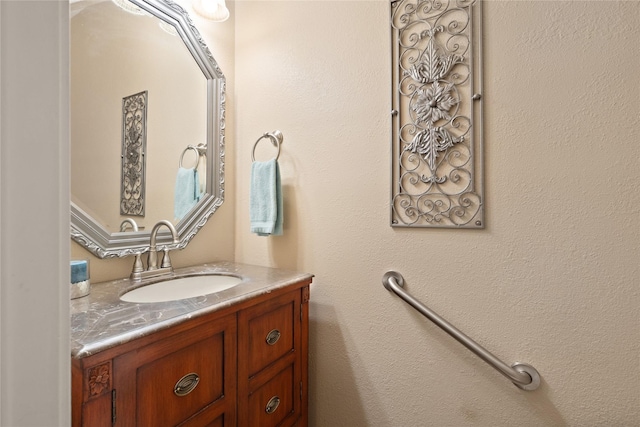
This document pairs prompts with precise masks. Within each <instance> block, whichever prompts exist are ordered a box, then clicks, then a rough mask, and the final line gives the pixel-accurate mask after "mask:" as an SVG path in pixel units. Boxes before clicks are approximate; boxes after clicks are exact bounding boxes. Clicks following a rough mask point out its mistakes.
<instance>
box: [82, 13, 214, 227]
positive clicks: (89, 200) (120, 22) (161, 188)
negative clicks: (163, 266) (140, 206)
mask: <svg viewBox="0 0 640 427" xmlns="http://www.w3.org/2000/svg"><path fill="white" fill-rule="evenodd" d="M163 24H164V21H161V20H160V19H158V18H157V17H155V16H151V15H149V14H144V15H136V14H133V13H128V12H126V11H124V10H123V9H122V8H120V7H118V6H117V5H116V4H115V3H114V2H112V1H101V2H94V4H92V5H91V7H85V8H84V9H83V10H82V11H81V12H80V13H78V14H76V15H75V16H74V17H73V19H72V20H71V117H72V127H71V198H72V201H73V202H74V203H76V204H77V205H78V206H79V207H81V208H82V209H83V210H85V211H86V212H88V213H90V214H91V216H93V218H95V219H96V220H97V221H98V222H99V223H100V224H102V225H103V227H104V228H105V229H106V230H107V231H109V232H115V231H119V230H120V224H121V222H122V221H123V220H124V219H125V218H126V217H128V216H131V215H133V216H134V217H135V216H137V218H135V220H136V222H137V223H138V227H139V228H140V229H144V228H145V227H151V226H153V224H155V223H156V222H158V221H159V220H161V219H171V220H173V222H178V221H179V220H180V219H181V218H182V216H184V213H186V212H183V211H182V210H180V212H181V213H182V215H181V216H180V217H179V218H176V216H175V212H174V211H175V209H174V208H175V206H174V205H175V194H174V190H175V188H174V187H175V185H176V181H177V173H178V167H179V164H180V161H181V160H182V164H183V166H184V168H188V169H191V168H193V167H194V166H195V165H196V164H197V166H198V170H197V171H198V178H199V180H201V183H200V185H201V186H202V187H204V180H205V179H206V164H205V162H204V161H202V160H201V159H199V157H197V156H196V155H195V154H197V153H196V152H195V151H192V150H187V151H186V152H185V153H184V155H183V151H184V150H185V149H186V148H187V146H188V145H192V146H196V145H198V144H204V143H205V142H206V131H207V124H206V116H207V81H206V79H205V77H204V75H203V74H202V71H201V70H200V68H199V67H198V66H197V64H196V62H195V61H194V60H193V58H192V57H191V54H190V53H189V51H188V50H187V48H186V46H185V44H184V42H183V41H182V39H181V38H180V37H179V36H178V33H177V32H176V31H175V28H174V27H172V26H169V25H166V24H164V25H163ZM145 91H146V93H147V105H146V108H147V110H146V111H147V116H146V119H147V120H146V126H145V127H146V150H144V151H143V152H142V153H141V157H142V158H141V160H142V161H143V162H144V175H143V178H144V183H145V184H146V185H145V186H144V188H143V196H144V197H143V201H144V207H145V209H144V216H142V215H139V214H136V213H135V210H128V211H126V210H125V212H122V213H121V210H122V209H121V208H122V205H123V203H121V202H122V200H121V197H122V185H123V182H122V181H123V175H125V177H126V173H125V172H126V168H124V169H125V170H123V163H125V162H124V160H126V157H127V156H126V150H123V146H122V144H123V138H124V139H126V135H125V131H126V119H125V117H124V115H123V107H124V106H123V99H125V98H127V97H129V96H132V95H134V94H138V93H141V92H145ZM134 184H135V183H134ZM132 185H133V184H130V185H129V187H131V186H132ZM126 186H127V185H126V184H125V187H126ZM125 199H126V196H125Z"/></svg>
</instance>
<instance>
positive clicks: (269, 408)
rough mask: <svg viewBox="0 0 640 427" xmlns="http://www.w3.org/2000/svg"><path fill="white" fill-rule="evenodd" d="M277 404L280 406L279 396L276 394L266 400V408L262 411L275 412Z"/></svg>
mask: <svg viewBox="0 0 640 427" xmlns="http://www.w3.org/2000/svg"><path fill="white" fill-rule="evenodd" d="M278 406H280V398H279V397H278V396H273V397H272V398H271V399H269V401H268V402H267V406H266V408H264V411H265V412H266V413H267V414H273V413H274V412H276V409H278Z"/></svg>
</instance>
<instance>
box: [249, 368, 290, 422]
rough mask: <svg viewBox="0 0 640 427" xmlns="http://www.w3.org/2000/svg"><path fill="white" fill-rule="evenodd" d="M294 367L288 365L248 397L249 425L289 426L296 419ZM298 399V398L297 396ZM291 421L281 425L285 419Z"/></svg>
mask: <svg viewBox="0 0 640 427" xmlns="http://www.w3.org/2000/svg"><path fill="white" fill-rule="evenodd" d="M294 369H295V365H294V364H291V365H288V366H287V367H286V368H285V369H283V370H282V371H280V372H279V373H278V374H276V375H275V376H274V377H273V378H272V379H271V380H269V381H268V382H267V383H265V384H264V385H263V386H262V387H259V388H258V389H257V390H255V391H254V392H253V393H251V395H250V396H249V408H248V411H249V425H250V426H260V427H274V426H279V425H290V424H291V423H292V422H293V421H295V418H297V415H296V414H297V407H298V401H296V400H295V398H296V397H297V396H298V393H296V390H298V389H299V385H297V386H296V381H295V378H296V375H295V372H294ZM298 399H300V398H299V396H298ZM287 417H291V419H290V420H289V421H288V422H286V423H283V421H284V420H285V419H286V418H287Z"/></svg>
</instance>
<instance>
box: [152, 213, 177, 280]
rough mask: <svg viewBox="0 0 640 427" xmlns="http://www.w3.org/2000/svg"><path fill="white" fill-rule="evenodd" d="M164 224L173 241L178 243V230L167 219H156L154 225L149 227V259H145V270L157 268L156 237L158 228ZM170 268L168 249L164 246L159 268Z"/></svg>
mask: <svg viewBox="0 0 640 427" xmlns="http://www.w3.org/2000/svg"><path fill="white" fill-rule="evenodd" d="M163 225H164V226H166V227H167V228H168V229H169V231H170V232H171V237H172V238H173V243H178V232H177V231H176V228H175V227H174V226H173V224H171V223H170V222H169V221H167V220H165V219H163V220H160V221H158V223H157V224H156V225H154V226H153V228H152V229H151V241H150V242H149V259H148V261H147V271H152V270H158V248H157V247H156V240H157V239H158V230H159V229H160V227H162V226H163ZM163 268H168V269H171V270H172V268H171V259H170V258H169V249H167V247H166V246H165V248H164V256H163V257H162V264H161V265H160V269H163Z"/></svg>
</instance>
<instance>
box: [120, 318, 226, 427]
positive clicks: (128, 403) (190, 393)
mask: <svg viewBox="0 0 640 427" xmlns="http://www.w3.org/2000/svg"><path fill="white" fill-rule="evenodd" d="M236 354H237V353H236V317H235V315H230V316H227V317H224V318H222V319H218V320H215V321H211V322H208V323H205V324H202V325H199V326H198V327H194V328H191V329H188V330H186V331H183V332H180V333H179V334H175V335H171V336H169V337H166V338H164V339H162V340H160V341H157V342H154V343H152V344H150V345H147V346H145V347H142V348H139V349H137V350H134V351H131V352H128V353H126V354H123V355H122V356H119V357H116V358H115V359H114V376H115V379H114V384H115V388H116V409H115V412H116V423H115V426H178V425H180V426H209V425H224V426H231V425H235V395H236V376H235V372H236V357H237V355H236ZM216 423H217V424H216Z"/></svg>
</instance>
